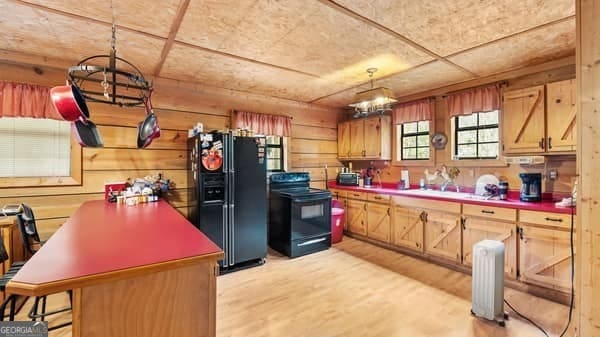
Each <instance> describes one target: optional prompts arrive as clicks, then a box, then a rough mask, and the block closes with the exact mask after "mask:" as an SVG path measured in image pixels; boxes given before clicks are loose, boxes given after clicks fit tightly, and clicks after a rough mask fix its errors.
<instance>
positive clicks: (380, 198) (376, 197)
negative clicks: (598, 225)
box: [373, 196, 383, 200]
mask: <svg viewBox="0 0 600 337" xmlns="http://www.w3.org/2000/svg"><path fill="white" fill-rule="evenodd" d="M373 199H375V200H383V198H382V197H380V196H374V197H373Z"/></svg>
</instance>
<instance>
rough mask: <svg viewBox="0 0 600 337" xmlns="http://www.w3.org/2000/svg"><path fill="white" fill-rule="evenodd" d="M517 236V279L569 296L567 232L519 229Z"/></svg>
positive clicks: (569, 254) (569, 266) (569, 252)
mask: <svg viewBox="0 0 600 337" xmlns="http://www.w3.org/2000/svg"><path fill="white" fill-rule="evenodd" d="M519 236H520V244H519V252H520V255H519V274H520V276H519V279H520V280H521V281H523V282H527V283H532V284H536V285H539V286H543V287H547V288H552V289H556V290H560V291H563V292H569V291H570V289H571V246H570V237H569V236H570V233H569V231H563V230H556V229H546V228H537V227H530V226H522V227H521V228H520V233H519Z"/></svg>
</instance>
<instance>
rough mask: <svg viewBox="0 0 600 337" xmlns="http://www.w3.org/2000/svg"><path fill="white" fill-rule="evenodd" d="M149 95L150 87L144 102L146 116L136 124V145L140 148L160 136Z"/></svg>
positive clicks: (150, 94)
mask: <svg viewBox="0 0 600 337" xmlns="http://www.w3.org/2000/svg"><path fill="white" fill-rule="evenodd" d="M150 96H152V89H150V93H149V94H148V98H147V99H146V100H145V102H144V103H145V105H146V118H144V120H143V121H142V122H140V124H138V137H137V147H138V148H140V149H143V148H146V147H148V146H149V145H150V144H151V143H152V140H153V139H154V138H158V137H160V128H159V127H158V119H157V118H156V115H155V114H154V110H153V109H152V102H151V101H150Z"/></svg>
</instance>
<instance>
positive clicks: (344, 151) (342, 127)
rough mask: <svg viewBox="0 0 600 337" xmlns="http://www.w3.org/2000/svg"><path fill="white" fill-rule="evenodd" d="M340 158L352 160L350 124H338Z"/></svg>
mask: <svg viewBox="0 0 600 337" xmlns="http://www.w3.org/2000/svg"><path fill="white" fill-rule="evenodd" d="M338 158H340V159H345V158H350V122H344V123H340V124H338Z"/></svg>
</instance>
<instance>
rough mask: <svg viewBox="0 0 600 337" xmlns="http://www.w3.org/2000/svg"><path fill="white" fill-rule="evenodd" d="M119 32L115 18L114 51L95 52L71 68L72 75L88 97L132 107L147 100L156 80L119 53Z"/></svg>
mask: <svg viewBox="0 0 600 337" xmlns="http://www.w3.org/2000/svg"><path fill="white" fill-rule="evenodd" d="M115 32H116V26H115V23H114V19H113V23H112V38H111V50H110V54H109V55H94V56H90V57H88V58H85V59H83V60H81V61H79V63H78V64H77V65H75V66H72V67H70V68H69V78H70V80H71V82H72V83H73V84H75V85H77V86H78V87H79V89H80V90H81V93H82V94H83V96H84V97H85V98H86V99H87V100H90V101H93V102H98V103H106V104H112V105H118V106H129V107H131V106H136V105H140V104H143V103H145V101H146V99H147V97H148V96H149V91H150V89H152V84H151V83H150V82H148V81H147V80H146V79H145V78H144V75H143V74H142V72H141V71H140V70H139V69H138V68H137V67H136V66H134V65H133V64H132V63H131V62H129V61H127V60H125V59H123V58H121V57H117V50H116V47H115V41H116V38H115ZM117 63H119V64H117ZM101 64H107V65H106V66H101Z"/></svg>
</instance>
